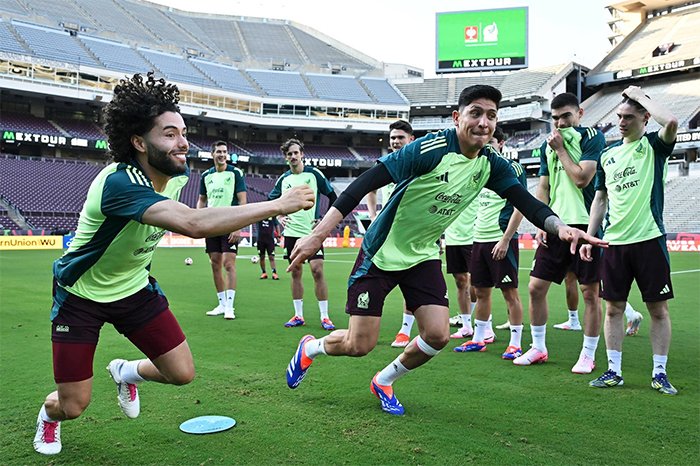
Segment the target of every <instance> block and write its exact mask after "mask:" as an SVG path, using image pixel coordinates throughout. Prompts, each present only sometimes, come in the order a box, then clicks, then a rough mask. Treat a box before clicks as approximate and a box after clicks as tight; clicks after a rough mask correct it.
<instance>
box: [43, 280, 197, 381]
mask: <svg viewBox="0 0 700 466" xmlns="http://www.w3.org/2000/svg"><path fill="white" fill-rule="evenodd" d="M51 317H52V319H51V341H52V343H53V366H54V379H55V380H56V383H66V382H79V381H81V380H86V379H89V378H90V377H92V363H93V356H94V353H95V348H96V346H97V342H98V340H99V338H100V330H101V329H102V326H103V325H104V324H105V323H110V324H112V325H113V326H114V328H115V329H116V330H117V331H118V332H119V333H121V334H122V335H124V336H126V337H127V338H128V339H129V340H131V342H132V343H134V345H135V346H136V347H137V348H139V349H140V350H141V351H142V352H143V354H145V355H146V356H147V357H148V358H149V359H151V360H153V359H155V358H157V357H158V356H161V355H163V354H165V353H167V352H168V351H170V350H171V349H173V348H175V347H176V346H178V345H179V344H180V343H182V342H183V341H185V335H184V333H182V330H181V329H180V325H179V324H178V323H177V320H176V319H175V316H173V314H172V312H171V311H170V309H169V307H168V300H167V299H166V297H165V296H164V295H163V292H162V290H161V289H160V287H159V286H158V283H157V282H156V281H155V279H153V278H152V277H149V283H148V285H147V286H146V287H145V288H143V289H142V290H140V291H138V292H136V293H134V294H133V295H131V296H127V297H126V298H122V299H119V300H117V301H113V302H111V303H98V302H96V301H92V300H89V299H85V298H81V297H79V296H76V295H74V294H71V293H69V292H68V291H66V290H65V289H64V288H62V287H60V286H58V285H57V284H56V283H55V282H54V289H53V308H52V310H51Z"/></svg>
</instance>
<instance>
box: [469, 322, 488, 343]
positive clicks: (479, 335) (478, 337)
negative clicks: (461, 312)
mask: <svg viewBox="0 0 700 466" xmlns="http://www.w3.org/2000/svg"><path fill="white" fill-rule="evenodd" d="M487 328H488V321H485V320H479V319H474V337H473V340H472V341H476V342H478V343H483V342H484V339H485V338H486V329H487Z"/></svg>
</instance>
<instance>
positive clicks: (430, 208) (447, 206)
mask: <svg viewBox="0 0 700 466" xmlns="http://www.w3.org/2000/svg"><path fill="white" fill-rule="evenodd" d="M379 163H382V164H384V166H385V167H386V168H387V170H388V171H389V174H390V175H391V177H392V179H393V180H394V182H396V183H397V186H396V190H395V191H394V194H393V195H392V196H391V198H390V199H389V202H388V203H387V205H386V206H384V208H383V209H382V210H381V212H380V213H379V215H377V219H376V220H375V221H374V222H372V224H371V225H370V226H369V229H368V230H367V234H366V235H365V238H364V240H363V241H362V249H363V251H364V253H365V256H366V257H367V258H368V259H369V260H370V261H371V262H373V263H374V264H375V265H376V266H377V267H379V268H380V269H382V270H386V271H397V270H406V269H408V268H410V267H413V266H414V265H416V264H419V263H421V262H424V261H427V260H430V259H438V258H439V246H438V244H437V240H438V239H439V238H440V236H441V235H442V233H443V232H444V231H445V230H446V229H447V227H448V226H449V225H450V224H451V223H452V222H454V221H455V220H456V219H457V217H459V215H460V214H461V213H462V212H463V211H464V210H465V209H466V208H467V206H468V205H469V204H470V203H471V202H472V201H473V200H474V198H476V196H477V194H479V192H480V191H481V188H483V187H484V186H486V187H489V188H491V189H493V190H494V191H496V192H497V193H500V194H503V192H504V191H506V190H507V189H508V188H510V187H512V186H514V185H516V184H517V183H518V181H517V180H516V178H515V174H514V173H513V170H512V169H511V168H510V165H509V164H508V162H507V161H506V160H505V159H503V158H502V157H500V156H499V155H498V153H497V152H496V151H495V150H494V149H493V148H492V147H491V146H486V147H484V148H483V149H482V150H481V151H480V152H479V154H478V156H477V157H475V158H473V159H469V158H467V157H465V156H464V155H462V154H461V153H460V148H459V141H458V139H457V132H456V130H455V129H454V128H451V129H447V130H443V131H439V132H437V133H431V134H428V135H427V136H424V137H422V138H420V139H417V140H416V141H414V142H412V143H410V144H408V145H406V146H404V147H402V148H401V149H399V150H398V151H396V152H393V153H391V154H389V155H386V156H384V157H382V158H380V159H379ZM362 272H363V270H358V273H362ZM352 279H353V278H352V277H351V280H352Z"/></svg>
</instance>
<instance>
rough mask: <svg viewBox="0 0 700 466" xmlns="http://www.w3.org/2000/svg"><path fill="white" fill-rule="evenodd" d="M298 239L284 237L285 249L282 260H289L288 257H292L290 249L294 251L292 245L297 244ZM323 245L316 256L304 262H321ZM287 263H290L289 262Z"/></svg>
mask: <svg viewBox="0 0 700 466" xmlns="http://www.w3.org/2000/svg"><path fill="white" fill-rule="evenodd" d="M298 240H299V238H295V237H294V236H285V237H284V249H285V254H284V258H285V259H287V260H289V256H291V255H292V249H294V245H295V244H297V241H298ZM323 252H324V251H323V245H321V249H319V250H318V251H316V254H314V255H313V256H311V257H309V258H308V259H307V260H306V261H307V262H311V261H312V260H316V259H321V260H323ZM289 262H292V261H291V260H290V261H289Z"/></svg>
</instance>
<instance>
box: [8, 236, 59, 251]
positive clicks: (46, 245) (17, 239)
mask: <svg viewBox="0 0 700 466" xmlns="http://www.w3.org/2000/svg"><path fill="white" fill-rule="evenodd" d="M11 249H16V250H18V249H63V236H0V250H11Z"/></svg>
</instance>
